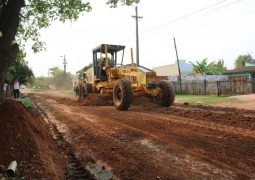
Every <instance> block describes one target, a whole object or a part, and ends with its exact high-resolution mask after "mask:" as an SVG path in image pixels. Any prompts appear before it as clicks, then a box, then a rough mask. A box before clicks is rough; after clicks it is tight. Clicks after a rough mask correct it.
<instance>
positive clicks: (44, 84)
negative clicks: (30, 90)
mask: <svg viewBox="0 0 255 180" xmlns="http://www.w3.org/2000/svg"><path fill="white" fill-rule="evenodd" d="M50 82H51V78H49V77H36V78H35V82H34V85H33V87H34V88H36V89H45V90H49V89H50Z"/></svg>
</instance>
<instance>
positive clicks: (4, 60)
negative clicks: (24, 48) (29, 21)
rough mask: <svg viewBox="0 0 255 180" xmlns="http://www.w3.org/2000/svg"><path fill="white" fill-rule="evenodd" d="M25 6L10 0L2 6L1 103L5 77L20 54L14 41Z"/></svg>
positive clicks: (0, 41) (0, 40) (0, 28)
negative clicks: (22, 9)
mask: <svg viewBox="0 0 255 180" xmlns="http://www.w3.org/2000/svg"><path fill="white" fill-rule="evenodd" d="M24 5H25V2H24V0H8V1H7V3H4V4H2V7H1V11H0V12H1V14H0V31H1V34H2V37H0V86H1V90H0V92H1V95H0V102H2V101H3V93H2V91H3V87H2V85H3V81H4V76H5V74H6V72H7V70H8V68H9V67H10V65H11V63H12V62H13V61H14V60H15V58H16V56H17V53H18V52H19V47H18V44H13V41H14V39H15V35H16V33H17V29H18V26H19V21H20V16H19V15H20V11H21V8H22V7H23V6H24Z"/></svg>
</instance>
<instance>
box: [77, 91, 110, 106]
mask: <svg viewBox="0 0 255 180" xmlns="http://www.w3.org/2000/svg"><path fill="white" fill-rule="evenodd" d="M81 105H84V106H113V102H112V97H111V96H109V95H105V94H95V93H90V94H88V96H87V97H85V99H84V100H83V101H82V102H81Z"/></svg>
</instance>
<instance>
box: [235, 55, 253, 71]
mask: <svg viewBox="0 0 255 180" xmlns="http://www.w3.org/2000/svg"><path fill="white" fill-rule="evenodd" d="M246 62H247V63H249V62H252V56H251V55H250V54H247V55H239V56H238V57H237V59H236V60H235V68H236V69H240V68H243V67H244V66H245V63H246Z"/></svg>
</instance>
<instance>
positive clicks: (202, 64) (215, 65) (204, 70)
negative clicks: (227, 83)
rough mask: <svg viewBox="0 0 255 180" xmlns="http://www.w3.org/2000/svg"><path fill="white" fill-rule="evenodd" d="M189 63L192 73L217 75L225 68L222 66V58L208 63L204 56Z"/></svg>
mask: <svg viewBox="0 0 255 180" xmlns="http://www.w3.org/2000/svg"><path fill="white" fill-rule="evenodd" d="M190 63H191V64H192V65H193V74H198V73H199V74H207V75H219V74H222V73H223V72H225V71H226V70H227V69H226V67H224V60H218V61H213V62H211V63H208V60H207V58H205V59H203V60H200V61H196V63H193V62H190Z"/></svg>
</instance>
